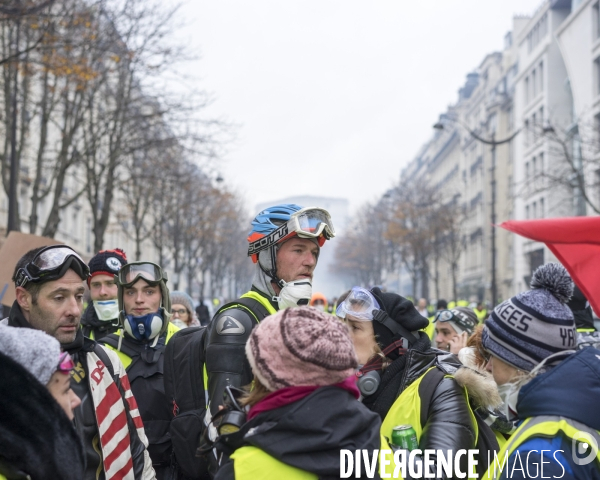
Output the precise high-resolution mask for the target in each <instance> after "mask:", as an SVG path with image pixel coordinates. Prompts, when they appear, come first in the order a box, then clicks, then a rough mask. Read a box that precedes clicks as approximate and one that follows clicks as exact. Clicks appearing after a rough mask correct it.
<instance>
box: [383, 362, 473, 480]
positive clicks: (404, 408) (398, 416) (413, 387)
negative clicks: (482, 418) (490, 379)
mask: <svg viewBox="0 0 600 480" xmlns="http://www.w3.org/2000/svg"><path fill="white" fill-rule="evenodd" d="M433 368H437V367H431V368H429V369H428V370H427V371H426V372H425V373H423V375H421V376H420V377H419V378H417V379H416V380H415V381H414V382H413V383H411V384H410V385H409V386H408V387H406V388H405V389H404V391H403V392H402V393H401V394H400V396H399V397H398V398H397V399H396V401H395V402H394V404H393V405H392V407H391V408H390V410H389V411H388V413H387V415H386V416H385V418H384V419H383V423H382V424H381V436H382V437H385V438H386V439H391V438H392V430H393V428H394V427H397V426H398V425H411V426H412V427H413V428H414V430H415V433H416V436H417V442H419V441H420V439H421V434H422V433H423V425H421V396H420V395H419V385H420V384H421V382H422V381H423V378H425V375H426V374H427V372H429V371H430V370H431V369H433ZM446 376H447V377H452V375H446ZM463 390H464V395H465V401H466V402H467V405H468V407H469V414H470V416H471V420H472V422H473V426H474V427H475V443H474V444H477V439H478V435H479V429H478V427H477V419H476V418H475V414H474V413H473V410H472V409H471V404H470V403H469V397H468V393H467V389H466V388H465V387H463ZM386 459H387V460H389V461H390V465H388V466H386V469H385V471H386V472H387V473H388V474H390V475H391V474H392V473H393V471H394V461H393V455H389V456H386Z"/></svg>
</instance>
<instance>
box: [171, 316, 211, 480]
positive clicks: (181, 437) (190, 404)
mask: <svg viewBox="0 0 600 480" xmlns="http://www.w3.org/2000/svg"><path fill="white" fill-rule="evenodd" d="M205 333H206V327H189V328H184V329H183V330H180V331H178V332H177V333H175V334H174V335H173V336H172V337H171V339H170V340H169V343H167V347H166V349H165V373H164V382H165V394H166V396H167V398H168V399H169V400H170V402H171V404H172V406H173V411H172V413H173V418H172V420H171V423H170V425H169V433H170V434H171V442H172V444H173V453H174V455H175V460H176V463H177V466H178V467H179V470H180V471H181V472H182V473H183V474H184V475H186V476H188V477H192V478H198V477H202V476H203V475H206V472H207V468H208V465H207V461H206V459H205V458H200V457H197V456H196V450H197V449H198V447H199V445H200V439H201V437H202V434H203V432H204V428H205V427H204V416H205V415H206V393H205V388H204V337H205Z"/></svg>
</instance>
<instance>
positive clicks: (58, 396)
mask: <svg viewBox="0 0 600 480" xmlns="http://www.w3.org/2000/svg"><path fill="white" fill-rule="evenodd" d="M46 387H47V388H48V391H49V392H50V393H51V394H52V396H53V397H54V399H55V400H56V401H57V402H58V404H59V405H60V406H61V407H62V409H63V410H64V411H65V413H66V414H67V417H69V420H73V417H74V414H73V409H74V408H77V407H78V406H79V404H80V403H81V400H80V399H79V397H78V396H77V394H76V393H75V392H74V391H73V390H72V389H71V375H69V374H68V373H63V372H60V371H58V370H57V371H56V372H54V373H53V374H52V377H50V381H49V382H48V385H46Z"/></svg>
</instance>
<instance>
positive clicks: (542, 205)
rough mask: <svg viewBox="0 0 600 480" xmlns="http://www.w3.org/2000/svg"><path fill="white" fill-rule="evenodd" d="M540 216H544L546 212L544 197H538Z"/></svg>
mask: <svg viewBox="0 0 600 480" xmlns="http://www.w3.org/2000/svg"><path fill="white" fill-rule="evenodd" d="M540 218H546V212H545V211H544V199H543V198H540Z"/></svg>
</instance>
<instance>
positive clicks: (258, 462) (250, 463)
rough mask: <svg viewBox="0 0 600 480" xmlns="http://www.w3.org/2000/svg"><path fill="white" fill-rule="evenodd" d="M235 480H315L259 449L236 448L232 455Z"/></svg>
mask: <svg viewBox="0 0 600 480" xmlns="http://www.w3.org/2000/svg"><path fill="white" fill-rule="evenodd" d="M231 459H232V460H233V470H234V472H235V480H256V479H258V478H260V479H264V480H281V479H285V480H317V479H318V478H319V477H318V476H317V475H315V474H314V473H310V472H307V471H305V470H300V469H299V468H296V467H292V466H291V465H287V464H285V463H283V462H281V461H280V460H277V459H276V458H274V457H272V456H271V455H269V454H268V453H266V452H264V451H263V450H261V449H260V448H257V447H253V446H246V447H242V448H238V449H237V450H236V451H235V452H234V453H233V455H231Z"/></svg>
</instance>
